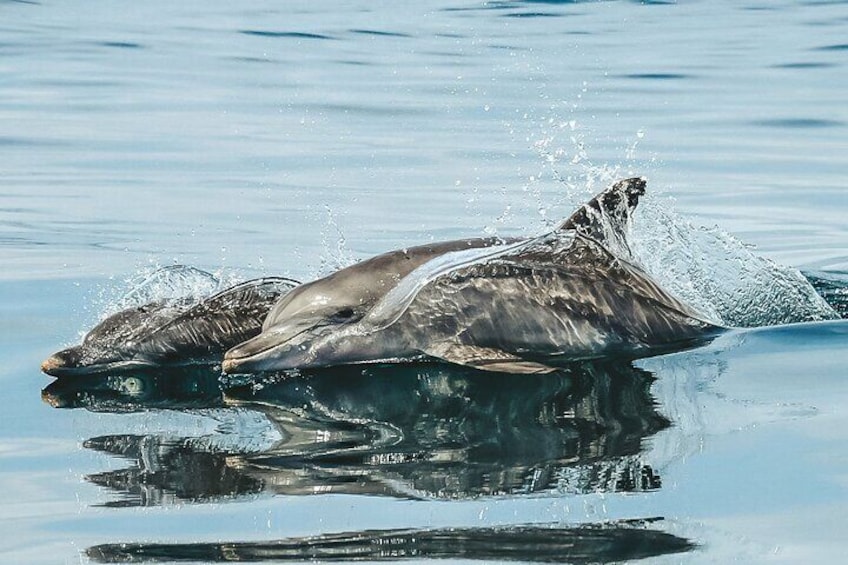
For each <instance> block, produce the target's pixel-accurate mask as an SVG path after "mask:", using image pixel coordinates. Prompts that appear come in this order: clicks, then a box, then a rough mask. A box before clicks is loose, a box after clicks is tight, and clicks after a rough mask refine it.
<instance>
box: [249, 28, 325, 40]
mask: <svg viewBox="0 0 848 565" xmlns="http://www.w3.org/2000/svg"><path fill="white" fill-rule="evenodd" d="M239 33H241V34H244V35H254V36H257V37H285V38H291V39H335V38H334V37H330V36H329V35H322V34H320V33H306V32H302V31H263V30H257V29H242V30H239Z"/></svg>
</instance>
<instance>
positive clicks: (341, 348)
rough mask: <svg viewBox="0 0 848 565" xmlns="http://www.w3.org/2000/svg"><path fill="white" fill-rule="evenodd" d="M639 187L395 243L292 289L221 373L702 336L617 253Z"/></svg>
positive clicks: (521, 356)
mask: <svg viewBox="0 0 848 565" xmlns="http://www.w3.org/2000/svg"><path fill="white" fill-rule="evenodd" d="M644 191H645V181H644V180H643V179H640V178H632V179H626V180H623V181H619V182H617V183H615V184H614V185H613V186H611V187H610V188H608V189H607V190H605V191H604V192H602V193H601V194H600V195H598V196H597V197H595V198H593V199H592V200H590V201H589V202H588V203H586V204H585V205H583V206H582V207H581V208H580V209H579V210H577V211H576V212H575V213H574V214H573V215H572V216H571V217H570V218H568V219H567V220H565V221H564V222H563V223H562V224H561V225H560V226H559V227H558V228H557V229H556V230H554V231H553V232H550V233H548V234H545V235H542V236H540V237H536V238H531V239H524V240H512V241H501V242H498V243H497V244H495V243H493V242H491V241H487V240H474V241H466V242H450V243H448V244H442V245H441V247H438V248H437V247H432V248H427V249H423V248H418V249H415V250H413V251H412V252H409V253H402V252H393V253H389V254H386V255H382V256H380V257H377V258H374V259H371V260H370V261H366V262H364V263H360V264H358V265H354V266H353V267H349V268H348V269H343V270H341V271H339V272H337V273H334V274H333V275H330V276H329V277H327V278H325V279H321V280H319V281H316V282H314V283H311V284H310V285H304V286H302V287H300V288H299V289H297V290H296V291H294V292H292V293H291V294H290V295H288V296H287V297H285V298H284V299H283V300H281V301H280V302H279V303H278V304H277V305H275V306H274V308H273V309H272V311H271V312H270V314H269V316H268V319H267V320H266V321H265V324H264V325H263V331H262V333H261V334H260V335H259V336H257V337H255V338H253V339H251V340H249V341H247V342H245V343H243V344H241V345H239V346H237V347H235V348H233V349H231V350H230V351H228V352H227V353H226V355H225V358H224V363H223V369H224V371H225V372H228V373H245V372H256V371H275V370H287V369H296V368H300V369H303V368H313V367H326V366H334V365H342V364H352V363H369V362H397V361H409V360H417V359H437V360H442V361H447V362H450V363H455V364H460V365H466V366H469V367H474V368H477V369H484V370H489V371H502V372H510V373H547V372H551V371H553V370H554V368H553V367H552V366H551V362H554V363H555V362H556V360H574V359H581V358H593V357H600V356H604V355H610V354H618V355H626V356H630V357H640V356H645V355H650V354H654V353H656V352H658V351H661V350H666V351H667V350H670V349H675V348H677V349H679V348H684V347H688V346H692V345H694V344H697V343H701V342H703V341H705V340H706V339H708V338H710V337H712V336H714V335H715V334H717V333H719V332H720V331H721V330H722V328H720V327H718V326H716V325H714V324H712V323H710V322H709V321H707V320H705V319H704V318H703V317H702V316H700V315H699V314H698V313H697V312H695V311H694V310H693V309H692V308H691V307H689V306H688V305H686V304H685V303H683V302H681V301H680V300H678V299H676V298H675V297H673V296H672V295H671V294H669V293H668V292H666V291H665V290H664V289H663V288H661V287H660V286H659V285H658V284H657V283H656V282H654V281H653V280H652V279H651V277H650V276H649V275H647V274H646V273H645V272H644V271H642V270H641V269H640V268H638V267H637V266H635V265H634V264H632V263H631V262H630V261H629V249H628V247H627V241H626V230H627V228H628V224H629V221H630V217H631V215H632V213H633V211H634V210H635V208H636V205H637V203H638V201H639V197H640V196H642V195H643V194H644ZM401 266H402V267H403V268H401ZM388 274H391V276H387V275H388ZM340 297H344V299H341V298H340Z"/></svg>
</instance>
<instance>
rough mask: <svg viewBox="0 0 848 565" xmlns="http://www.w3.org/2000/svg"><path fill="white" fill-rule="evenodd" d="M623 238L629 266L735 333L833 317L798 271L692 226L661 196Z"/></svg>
mask: <svg viewBox="0 0 848 565" xmlns="http://www.w3.org/2000/svg"><path fill="white" fill-rule="evenodd" d="M636 218H637V221H635V222H634V224H633V227H632V231H631V233H630V235H629V241H630V244H631V249H632V251H633V255H634V260H635V261H636V262H637V263H638V264H640V265H641V266H642V267H643V268H645V270H647V271H648V272H649V273H650V274H651V275H652V276H653V277H654V278H655V279H656V280H657V281H658V282H659V283H660V284H661V285H663V286H664V287H665V288H666V289H668V290H669V291H670V292H672V293H674V294H676V295H677V296H678V297H679V298H681V299H683V300H684V301H685V302H687V303H688V304H690V305H691V306H692V307H694V308H695V309H697V310H698V311H700V312H701V313H702V314H704V315H705V316H707V317H708V318H710V320H711V321H713V322H716V323H719V324H722V325H727V326H739V327H756V326H767V325H776V324H788V323H793V322H805V321H817V320H831V319H835V318H838V317H839V315H838V314H837V313H836V312H835V311H834V310H833V309H832V308H831V307H830V306H829V305H828V304H827V302H825V300H824V299H823V298H822V297H821V296H819V294H818V293H816V290H815V289H814V288H813V286H812V285H811V284H810V283H809V281H808V280H807V279H806V278H805V277H804V276H803V275H802V274H801V272H800V271H798V270H797V269H794V268H792V267H788V266H784V265H779V264H777V263H775V262H774V261H771V260H769V259H766V258H764V257H761V256H759V255H757V254H756V253H754V252H753V250H752V249H751V247H749V246H747V245H745V244H744V243H743V242H741V241H740V240H738V239H737V238H735V237H734V236H732V235H731V234H729V233H727V232H725V231H724V230H722V229H720V228H718V227H704V226H697V225H695V224H693V223H692V222H690V221H689V220H686V219H684V218H683V217H681V216H679V215H678V214H676V213H675V212H674V210H673V208H672V206H671V203H670V202H669V199H666V198H646V199H645V201H644V202H643V204H642V205H641V206H640V209H639V211H637V215H636Z"/></svg>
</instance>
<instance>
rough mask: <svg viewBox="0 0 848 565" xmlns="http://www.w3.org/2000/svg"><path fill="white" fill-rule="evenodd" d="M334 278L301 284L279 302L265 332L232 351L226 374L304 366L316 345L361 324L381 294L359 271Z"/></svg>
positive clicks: (270, 313) (268, 320)
mask: <svg viewBox="0 0 848 565" xmlns="http://www.w3.org/2000/svg"><path fill="white" fill-rule="evenodd" d="M346 275H347V276H345V277H340V276H337V275H331V276H329V277H326V278H324V279H319V280H317V281H314V282H311V283H308V284H304V285H301V286H300V287H298V288H296V289H294V290H293V291H292V292H290V293H289V294H287V295H286V296H285V297H284V298H283V299H282V300H280V301H279V302H278V303H277V304H275V305H274V307H273V308H272V309H271V311H270V312H269V313H268V317H267V318H266V319H265V323H264V324H263V326H262V333H261V334H260V335H258V336H256V337H254V338H253V339H250V340H248V341H246V342H244V343H241V344H239V345H238V346H236V347H234V348H233V349H230V350H229V351H228V352H227V353H226V355H225V356H224V363H223V368H224V371H225V372H228V373H234V372H242V373H244V372H256V371H270V370H285V369H291V368H295V367H303V366H305V364H307V363H308V361H307V359H306V357H308V355H307V353H310V352H314V351H313V349H314V345H315V344H316V343H318V342H319V341H321V340H322V339H323V338H325V337H326V336H328V335H330V334H333V333H334V332H335V331H337V330H343V329H345V328H347V327H349V326H352V325H353V324H356V323H357V322H359V321H360V320H361V319H362V318H363V317H364V316H365V314H366V313H367V312H368V311H369V310H370V309H371V307H372V306H373V305H374V303H375V302H376V301H377V300H378V298H379V296H381V294H382V290H381V289H380V288H379V287H378V285H369V284H367V282H366V281H364V280H360V278H361V277H359V276H357V275H358V273H356V272H350V270H348V273H346Z"/></svg>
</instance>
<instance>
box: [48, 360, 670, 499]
mask: <svg viewBox="0 0 848 565" xmlns="http://www.w3.org/2000/svg"><path fill="white" fill-rule="evenodd" d="M653 380H654V379H653V376H652V375H651V373H649V372H647V371H644V370H641V369H638V368H635V367H633V366H632V365H631V364H629V363H627V362H585V363H580V364H575V365H572V366H568V367H565V368H563V369H562V370H561V371H559V372H557V373H554V374H551V375H544V376H542V375H540V376H528V375H507V374H498V373H484V372H479V371H475V370H473V369H466V368H460V367H454V366H447V365H435V364H418V365H403V366H397V365H395V366H377V365H375V366H365V367H363V366H359V367H341V368H335V369H330V370H324V371H320V372H311V373H309V374H300V375H284V376H275V377H271V378H268V379H266V380H263V381H259V382H251V383H250V384H246V385H242V386H232V387H229V388H226V390H225V392H224V396H223V397H222V393H221V387H222V385H221V384H220V383H219V379H218V373H217V372H216V371H215V370H214V369H209V368H206V369H201V368H195V369H180V370H168V371H161V372H159V373H138V372H136V373H133V374H131V375H111V376H104V377H93V378H86V379H60V380H57V381H56V382H54V383H53V384H51V385H50V386H48V387H47V388H46V389H45V390H44V391H43V393H42V395H43V398H44V399H45V401H46V402H48V403H50V404H51V405H53V406H56V407H64V408H72V407H85V408H87V409H89V410H96V411H108V412H124V411H131V410H139V409H148V408H160V409H161V408H169V409H186V408H210V407H217V406H223V405H224V404H227V405H230V406H232V407H234V408H233V410H234V411H235V410H236V409H238V410H239V411H240V412H235V414H234V416H233V417H236V418H237V417H239V414H242V415H243V414H245V413H261V414H264V416H265V417H266V418H267V422H268V424H267V425H269V426H273V428H274V430H275V432H276V436H275V437H279V440H278V441H274V442H269V444H270V445H264V446H261V447H259V448H257V444H256V441H255V438H252V437H244V438H243V440H244V441H241V442H239V441H236V442H234V443H233V442H230V443H229V444H227V445H226V446H222V445H221V444H220V443H218V442H215V441H210V440H209V438H208V437H200V438H198V437H176V438H175V437H172V436H166V435H164V434H139V435H132V434H121V435H107V436H102V437H96V438H91V439H89V440H87V441H85V442H84V444H83V445H84V446H85V447H86V448H88V449H94V450H97V451H103V452H107V453H111V454H114V455H117V456H120V457H122V458H125V459H129V460H131V461H132V462H133V463H132V465H131V466H130V467H129V468H126V469H120V470H115V471H107V472H104V473H98V474H96V475H90V476H88V477H86V478H87V480H89V481H90V482H92V483H94V484H98V485H101V486H103V487H106V488H109V489H110V490H114V491H117V492H118V493H119V494H120V497H119V499H118V501H116V502H114V503H111V504H113V505H155V504H162V503H164V502H169V501H175V500H177V501H192V502H204V501H208V500H217V499H220V498H221V497H234V496H239V495H244V494H253V493H256V492H260V491H265V492H269V493H273V494H284V495H307V494H323V493H346V494H363V495H380V496H392V497H398V498H407V499H415V498H448V499H460V498H470V497H480V496H504V495H526V494H533V493H540V492H551V491H555V492H559V493H585V492H596V491H604V492H621V491H625V492H632V491H643V490H652V489H656V488H659V487H660V486H661V479H660V477H659V476H658V475H657V473H656V472H655V471H654V470H653V469H652V468H651V467H650V466H648V465H644V464H643V463H642V462H641V460H640V452H641V450H642V444H643V441H644V439H645V438H646V437H649V436H651V435H653V434H655V433H657V432H658V431H660V430H662V429H664V428H666V427H668V426H669V421H668V420H667V419H666V418H665V417H664V416H662V415H661V414H660V413H659V412H658V411H657V407H656V404H655V402H654V400H653V398H652V397H651V395H650V392H649V389H650V386H651V383H652V382H653Z"/></svg>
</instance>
